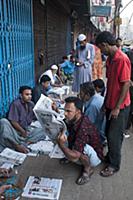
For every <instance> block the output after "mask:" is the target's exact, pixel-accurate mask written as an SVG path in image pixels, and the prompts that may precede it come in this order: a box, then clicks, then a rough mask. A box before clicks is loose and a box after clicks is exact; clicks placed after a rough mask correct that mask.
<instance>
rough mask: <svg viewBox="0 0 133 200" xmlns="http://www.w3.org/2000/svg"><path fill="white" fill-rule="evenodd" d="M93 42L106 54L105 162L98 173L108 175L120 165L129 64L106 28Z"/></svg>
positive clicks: (128, 103)
mask: <svg viewBox="0 0 133 200" xmlns="http://www.w3.org/2000/svg"><path fill="white" fill-rule="evenodd" d="M96 45H97V46H98V47H99V48H100V49H101V52H102V53H104V54H105V55H106V56H108V58H107V62H106V75H107V93H106V97H105V101H104V105H103V110H105V111H106V117H107V124H106V136H107V142H108V153H107V156H106V158H107V159H106V161H107V162H108V166H107V167H106V168H105V169H103V170H102V171H101V175H102V176H104V177H108V176H111V175H113V174H114V173H115V172H117V171H118V170H119V169H120V162H121V147H122V141H123V133H124V130H125V127H126V123H127V118H128V114H129V105H130V95H129V87H130V76H131V64H130V61H129V59H128V57H127V56H126V55H125V54H124V53H123V52H122V51H121V50H120V49H118V47H117V46H116V42H115V38H114V36H113V35H112V34H111V33H110V32H108V31H104V32H101V33H100V34H99V35H98V36H97V38H96Z"/></svg>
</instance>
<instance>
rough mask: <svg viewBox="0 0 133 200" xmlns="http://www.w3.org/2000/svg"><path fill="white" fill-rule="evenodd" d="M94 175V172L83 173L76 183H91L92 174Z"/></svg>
mask: <svg viewBox="0 0 133 200" xmlns="http://www.w3.org/2000/svg"><path fill="white" fill-rule="evenodd" d="M93 173H94V171H93V170H90V173H89V174H88V173H87V172H83V173H82V175H81V176H80V177H79V178H78V179H77V181H76V183H77V184H78V185H84V184H86V183H88V182H89V181H90V178H91V176H92V174H93Z"/></svg>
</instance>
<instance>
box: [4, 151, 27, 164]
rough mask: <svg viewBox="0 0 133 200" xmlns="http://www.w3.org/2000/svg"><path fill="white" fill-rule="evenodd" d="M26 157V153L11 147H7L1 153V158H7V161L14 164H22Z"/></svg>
mask: <svg viewBox="0 0 133 200" xmlns="http://www.w3.org/2000/svg"><path fill="white" fill-rule="evenodd" d="M26 157H27V155H26V154H24V153H20V152H17V151H14V150H12V149H9V148H5V149H4V150H3V151H2V152H1V153H0V159H3V160H5V162H6V163H12V164H13V165H19V164H22V163H23V162H24V160H25V158H26Z"/></svg>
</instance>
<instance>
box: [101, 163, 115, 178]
mask: <svg viewBox="0 0 133 200" xmlns="http://www.w3.org/2000/svg"><path fill="white" fill-rule="evenodd" d="M116 172H117V170H116V169H114V168H113V167H109V166H108V167H106V168H105V169H103V170H102V171H101V172H100V175H101V176H103V177H109V176H113V175H114V173H116Z"/></svg>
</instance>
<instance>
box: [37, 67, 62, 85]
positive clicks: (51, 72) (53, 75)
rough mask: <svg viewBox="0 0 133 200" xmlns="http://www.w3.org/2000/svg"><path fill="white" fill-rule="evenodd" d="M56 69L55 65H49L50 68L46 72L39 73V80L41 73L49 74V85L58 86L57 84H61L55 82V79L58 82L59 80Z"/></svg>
mask: <svg viewBox="0 0 133 200" xmlns="http://www.w3.org/2000/svg"><path fill="white" fill-rule="evenodd" d="M57 70H58V67H57V65H52V66H51V67H50V69H48V70H47V71H46V72H44V73H43V74H41V76H40V78H39V82H40V79H41V77H42V76H43V75H47V76H49V78H50V79H51V83H50V84H51V86H55V87H58V86H61V85H62V84H60V83H59V84H56V80H58V82H60V80H59V77H58V76H57V74H56V73H57Z"/></svg>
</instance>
